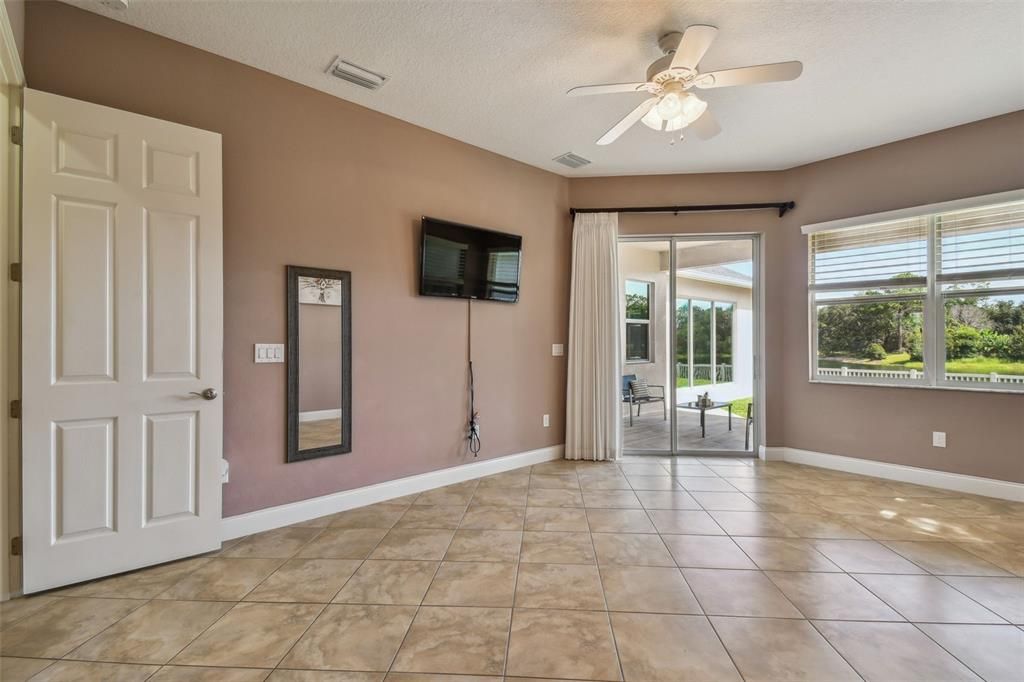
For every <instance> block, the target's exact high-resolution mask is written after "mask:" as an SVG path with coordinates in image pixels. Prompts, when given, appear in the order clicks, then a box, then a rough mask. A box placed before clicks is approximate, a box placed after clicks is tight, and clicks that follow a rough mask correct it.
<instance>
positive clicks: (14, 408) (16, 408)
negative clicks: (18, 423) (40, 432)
mask: <svg viewBox="0 0 1024 682" xmlns="http://www.w3.org/2000/svg"><path fill="white" fill-rule="evenodd" d="M11 419H21V401H20V400H12V401H11Z"/></svg>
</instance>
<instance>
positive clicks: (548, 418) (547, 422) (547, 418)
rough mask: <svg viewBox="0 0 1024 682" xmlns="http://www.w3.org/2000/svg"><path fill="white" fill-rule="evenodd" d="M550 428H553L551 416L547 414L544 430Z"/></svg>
mask: <svg viewBox="0 0 1024 682" xmlns="http://www.w3.org/2000/svg"><path fill="white" fill-rule="evenodd" d="M549 426H551V415H550V414H546V415H544V428H548V427H549Z"/></svg>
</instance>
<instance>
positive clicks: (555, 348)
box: [551, 343, 565, 358]
mask: <svg viewBox="0 0 1024 682" xmlns="http://www.w3.org/2000/svg"><path fill="white" fill-rule="evenodd" d="M551 355H552V356H554V357H556V358H557V357H559V356H561V355H565V345H564V344H561V343H553V344H551Z"/></svg>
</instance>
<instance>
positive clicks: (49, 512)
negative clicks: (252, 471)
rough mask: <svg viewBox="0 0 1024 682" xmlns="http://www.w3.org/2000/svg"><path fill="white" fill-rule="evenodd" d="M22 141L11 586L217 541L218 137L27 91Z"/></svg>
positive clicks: (98, 571) (167, 556)
mask: <svg viewBox="0 0 1024 682" xmlns="http://www.w3.org/2000/svg"><path fill="white" fill-rule="evenodd" d="M23 149H24V208H23V210H24V214H23V222H22V225H23V227H22V230H23V253H22V267H23V279H22V282H23V283H22V287H21V289H22V318H23V319H22V348H23V353H22V356H23V357H22V459H23V478H22V487H23V492H22V499H23V521H22V522H23V528H22V541H23V552H24V591H25V592H26V593H28V592H35V591H38V590H43V589H47V588H51V587H56V586H59V585H65V584H69V583H74V582H79V581H82V580H87V579H91V578H95V577H99V576H103V575H109V574H113V573H118V572H121V571H127V570H130V569H133V568H138V567H141V566H146V565H151V564H155V563H159V562H163V561H168V560H171V559H176V558H180V557H184V556H188V555H191V554H196V553H200V552H205V551H209V550H211V549H216V548H218V547H219V546H220V517H221V488H220V486H221V482H220V461H221V448H222V398H221V397H220V396H219V395H217V397H215V398H213V399H206V398H203V397H201V396H199V395H194V393H202V392H203V391H204V390H205V389H213V390H214V391H215V392H217V393H218V394H219V393H220V391H221V389H222V386H223V384H222V377H223V364H222V363H223V359H222V350H223V329H222V325H223V303H222V267H223V266H222V244H221V240H222V224H221V138H220V135H218V134H216V133H211V132H207V131H203V130H198V129H195V128H189V127H187V126H182V125H178V124H174V123H168V122H166V121H160V120H157V119H153V118H148V117H145V116H139V115H137V114H130V113H127V112H124V111H119V110H116V109H110V108H108V107H101V106H98V105H95V104H89V103H86V102H80V101H77V100H73V99H69V98H66V97H59V96H57V95H52V94H49V93H44V92H38V91H33V90H26V91H25V125H24V147H23ZM209 395H210V394H208V396H209Z"/></svg>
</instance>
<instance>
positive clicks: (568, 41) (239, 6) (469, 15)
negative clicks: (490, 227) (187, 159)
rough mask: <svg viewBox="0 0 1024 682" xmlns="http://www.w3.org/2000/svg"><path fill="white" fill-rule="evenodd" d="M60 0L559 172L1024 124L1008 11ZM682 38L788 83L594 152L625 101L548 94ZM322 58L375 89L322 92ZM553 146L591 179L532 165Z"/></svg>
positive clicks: (564, 1) (838, 146) (557, 1)
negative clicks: (360, 69)
mask: <svg viewBox="0 0 1024 682" xmlns="http://www.w3.org/2000/svg"><path fill="white" fill-rule="evenodd" d="M67 1H68V2H70V4H74V5H77V6H79V7H82V8H84V9H87V10H90V11H93V12H97V13H99V14H103V15H106V16H109V17H111V18H114V19H117V20H119V21H123V22H126V23H129V24H132V25H134V26H138V27H140V28H143V29H146V30H148V31H152V32H154V33H158V34H160V35H164V36H167V37H169V38H173V39H175V40H178V41H181V42H183V43H187V44H189V45H194V46H196V47H199V48H202V49H204V50H208V51H210V52H214V53H217V54H220V55H223V56H225V57H228V58H230V59H234V60H236V61H239V62H242V63H245V64H249V65H251V66H254V67H256V68H259V69H263V70H265V71H269V72H271V73H275V74H278V75H280V76H283V77H285V78H288V79H290V80H293V81H297V82H299V83H303V84H305V85H308V86H310V87H313V88H316V89H318V90H323V91H324V92H328V93H331V94H333V95H336V96H338V97H341V98H343V99H346V100H350V101H353V102H357V103H358V104H361V105H363V106H366V107H369V108H371V109H376V110H377V111H381V112H384V113H386V114H389V115H391V116H395V117H397V118H400V119H403V120H406V121H409V122H411V123H414V124H416V125H419V126H422V127H424V128H429V129H430V130H434V131H437V132H439V133H443V134H445V135H449V136H451V137H454V138H457V139H459V140H463V141H465V142H468V143H470V144H473V145H477V146H479V147H483V148H485V149H489V150H491V151H494V152H497V153H499V154H502V155H505V156H508V157H511V158H514V159H518V160H520V161H523V162H525V163H528V164H531V165H534V166H539V167H541V168H545V169H548V170H552V171H555V172H557V173H560V174H562V175H567V176H579V175H619V174H642V173H679V172H712V171H739V170H773V169H783V168H790V167H792V166H796V165H800V164H803V163H807V162H810V161H815V160H819V159H823V158H828V157H832V156H836V155H839V154H844V153H847V152H850V151H855V150H858V149H864V148H867V147H873V146H876V145H879V144H884V143H886V142H891V141H894V140H899V139H903V138H907V137H912V136H914V135H919V134H922V133H926V132H929V131H933V130H939V129H942V128H948V127H950V126H955V125H959V124H962V123H967V122H969V121H975V120H978V119H982V118H987V117H990V116H996V115H998V114H1003V113H1007V112H1010V111H1015V110H1019V109H1024V2H1021V1H1020V0H1009V1H1003V2H985V1H974V2H968V1H963V0H952V1H950V0H937V1H933V2H894V1H880V2H879V1H871V2H862V1H856V0H834V1H824V0H818V1H817V2H801V1H789V2H778V1H776V0H764V1H758V2H754V1H747V2H721V1H714V2H692V1H684V0H675V1H669V0H664V1H654V2H643V1H638V0H628V1H626V0H616V1H611V2H606V1H601V0H365V1H355V0H347V1H332V2H327V1H310V0H300V1H298V2H288V1H281V0H279V1H276V2H268V1H257V0H242V1H229V0H211V1H205V2H191V1H189V2H186V1H182V0H129V2H130V6H129V8H128V9H127V10H126V11H120V12H119V11H114V10H109V9H107V8H105V7H103V6H102V5H101V4H100V2H99V1H98V0H67ZM694 23H709V24H713V25H715V26H718V27H719V29H720V31H719V34H718V39H717V40H716V42H715V44H714V45H713V46H712V48H711V50H710V52H708V54H707V55H706V57H705V58H704V61H703V63H702V64H701V66H702V70H703V71H709V70H715V69H722V68H730V67H735V66H745V65H748V64H760V63H766V62H776V61H784V60H790V59H796V60H800V61H802V62H803V63H804V72H803V75H802V76H801V77H800V78H799V79H798V80H796V81H793V82H790V83H778V84H766V85H757V86H750V87H742V88H729V89H722V90H710V91H704V92H703V93H702V97H704V98H705V99H707V101H708V102H709V104H710V107H711V110H712V111H713V112H714V113H715V116H717V117H718V119H719V121H720V122H721V125H722V128H723V132H722V134H721V135H719V136H718V137H717V138H715V139H713V140H710V141H707V142H702V141H700V140H697V139H695V138H693V137H692V136H690V137H688V138H687V139H686V141H685V142H684V143H682V144H676V145H675V146H669V145H668V143H667V139H668V138H667V134H665V133H657V132H655V131H652V130H649V129H647V128H645V127H644V126H642V125H637V126H635V127H634V128H633V129H632V130H630V131H629V132H627V133H626V134H625V135H623V137H621V138H620V139H619V141H618V142H616V143H615V144H613V145H610V146H607V147H598V146H596V145H595V144H594V140H596V139H597V138H598V137H599V136H600V135H601V134H603V133H604V132H605V131H606V130H607V129H608V128H609V127H610V126H611V125H612V124H613V123H614V122H615V121H617V120H618V119H619V118H621V117H622V116H623V115H625V114H626V113H627V112H628V111H629V110H630V109H631V108H632V107H633V106H635V105H636V104H638V103H639V101H640V100H641V99H642V97H643V96H642V95H638V94H625V95H608V96H605V97H598V98H569V97H566V96H565V91H566V90H568V89H569V88H571V87H573V86H575V85H586V84H591V83H613V82H623V81H633V80H643V75H644V72H645V70H646V68H647V65H648V64H649V63H650V62H652V61H654V60H655V59H656V58H658V57H659V56H660V54H661V53H660V52H659V50H658V48H657V45H656V41H657V38H658V36H659V35H661V34H663V33H665V32H667V31H669V30H682V29H684V28H685V27H686V26H688V25H689V24H694ZM336 55H341V56H342V57H343V58H345V59H347V60H349V61H352V62H354V63H356V64H359V65H361V66H364V67H367V68H369V69H373V70H375V71H379V72H382V73H385V74H387V75H389V76H390V77H391V80H390V82H388V83H387V85H385V86H384V88H383V89H381V90H379V91H377V92H370V91H367V90H363V89H361V88H358V87H356V86H354V85H350V84H348V83H345V82H343V81H339V80H337V79H334V78H332V77H330V76H328V75H326V74H325V73H324V71H325V69H326V68H327V66H328V65H329V64H330V62H331V61H332V60H333V58H334V57H335V56H336ZM299 124H301V122H299ZM691 138H692V139H691ZM567 151H573V152H575V153H577V154H580V155H582V156H584V157H586V158H589V159H591V160H592V161H593V164H591V165H589V166H586V167H584V168H581V169H579V170H570V169H567V168H565V167H564V166H561V165H558V164H555V163H554V162H552V161H551V159H552V158H553V157H555V156H557V155H559V154H562V153H563V152H567Z"/></svg>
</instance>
